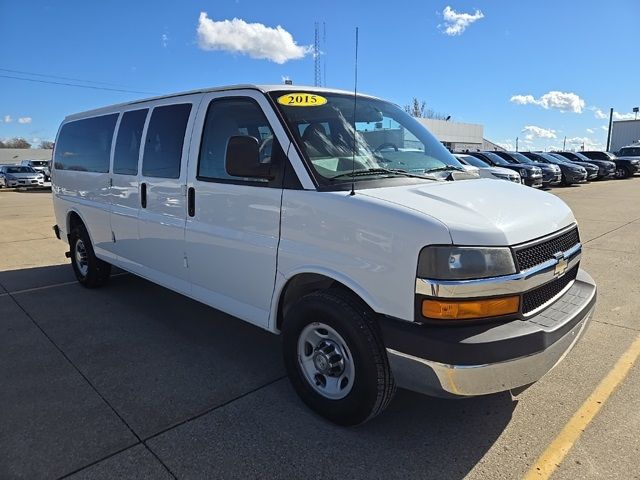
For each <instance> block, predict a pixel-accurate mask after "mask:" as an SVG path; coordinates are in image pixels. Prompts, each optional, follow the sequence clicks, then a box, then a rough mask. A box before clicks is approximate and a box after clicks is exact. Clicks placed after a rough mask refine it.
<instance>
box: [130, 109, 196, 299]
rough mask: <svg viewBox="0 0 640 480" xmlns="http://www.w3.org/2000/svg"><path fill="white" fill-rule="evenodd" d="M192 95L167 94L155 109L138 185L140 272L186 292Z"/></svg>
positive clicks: (158, 281) (150, 121) (145, 145)
mask: <svg viewBox="0 0 640 480" xmlns="http://www.w3.org/2000/svg"><path fill="white" fill-rule="evenodd" d="M196 98H197V97H196ZM193 101H194V100H193V98H190V97H180V99H179V101H178V100H176V99H164V100H163V101H162V102H163V103H160V104H156V105H155V106H154V107H153V109H152V110H151V118H150V119H149V124H148V126H147V129H146V135H145V143H144V150H143V154H142V172H141V176H140V187H139V188H140V192H139V197H140V211H139V215H138V234H139V237H140V242H139V245H140V249H139V250H138V252H137V254H138V255H137V256H138V258H139V260H136V261H137V263H138V264H139V265H138V271H137V272H136V273H139V274H140V275H142V276H145V277H147V278H149V279H151V280H153V281H154V282H157V283H159V284H161V285H165V286H166V287H168V288H171V289H172V290H176V291H179V292H182V293H189V291H190V285H189V281H188V277H189V275H188V272H187V263H186V258H185V250H184V232H185V220H186V215H187V196H186V175H187V165H186V163H187V153H188V150H189V139H190V137H191V129H192V128H191V127H192V122H193V120H191V121H190V119H193V117H194V116H195V110H196V109H197V104H194V103H193Z"/></svg>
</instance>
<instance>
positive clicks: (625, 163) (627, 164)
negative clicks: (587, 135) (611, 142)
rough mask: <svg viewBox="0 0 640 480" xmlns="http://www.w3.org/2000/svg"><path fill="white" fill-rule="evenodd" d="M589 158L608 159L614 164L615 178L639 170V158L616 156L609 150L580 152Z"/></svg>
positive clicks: (624, 176) (626, 176)
mask: <svg viewBox="0 0 640 480" xmlns="http://www.w3.org/2000/svg"><path fill="white" fill-rule="evenodd" d="M580 153H582V155H584V156H585V157H587V158H590V159H591V160H609V161H611V162H615V164H616V178H628V177H631V176H632V175H633V174H634V173H639V172H640V158H637V159H636V158H632V157H622V158H619V157H616V156H615V155H614V154H613V153H611V152H596V151H590V152H580Z"/></svg>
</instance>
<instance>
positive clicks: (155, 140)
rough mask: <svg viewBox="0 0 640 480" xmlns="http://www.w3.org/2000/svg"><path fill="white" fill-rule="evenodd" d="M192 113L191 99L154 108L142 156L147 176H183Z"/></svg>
mask: <svg viewBox="0 0 640 480" xmlns="http://www.w3.org/2000/svg"><path fill="white" fill-rule="evenodd" d="M190 113H191V104H190V103H181V104H178V105H167V106H163V107H156V108H154V109H153V113H152V114H151V120H150V122H149V128H148V129H147V138H146V143H145V146H144V156H143V159H142V174H143V175H144V176H146V177H156V178H179V177H180V161H181V159H182V145H183V144H184V134H185V131H186V129H187V121H188V120H189V114H190Z"/></svg>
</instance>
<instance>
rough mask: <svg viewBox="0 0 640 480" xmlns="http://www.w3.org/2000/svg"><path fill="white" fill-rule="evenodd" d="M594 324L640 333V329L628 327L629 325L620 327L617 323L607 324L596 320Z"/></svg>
mask: <svg viewBox="0 0 640 480" xmlns="http://www.w3.org/2000/svg"><path fill="white" fill-rule="evenodd" d="M594 322H595V323H601V324H603V325H609V326H610V327H618V328H624V329H625V330H631V331H632V332H640V328H633V327H628V326H627V325H618V324H617V323H610V322H605V321H603V320H594Z"/></svg>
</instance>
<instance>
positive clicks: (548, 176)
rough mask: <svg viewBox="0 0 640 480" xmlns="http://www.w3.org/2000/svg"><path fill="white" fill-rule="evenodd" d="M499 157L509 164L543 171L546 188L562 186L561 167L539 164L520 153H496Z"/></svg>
mask: <svg viewBox="0 0 640 480" xmlns="http://www.w3.org/2000/svg"><path fill="white" fill-rule="evenodd" d="M496 153H497V154H498V155H499V156H501V157H502V158H504V159H505V160H506V161H507V162H511V163H516V164H521V165H533V166H535V167H538V168H540V170H542V186H543V187H545V188H548V187H552V186H555V185H560V182H562V172H561V171H560V167H558V166H557V165H552V164H550V163H537V162H534V161H533V160H531V159H530V158H527V157H525V156H524V155H522V154H521V153H520V152H496Z"/></svg>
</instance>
